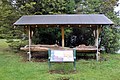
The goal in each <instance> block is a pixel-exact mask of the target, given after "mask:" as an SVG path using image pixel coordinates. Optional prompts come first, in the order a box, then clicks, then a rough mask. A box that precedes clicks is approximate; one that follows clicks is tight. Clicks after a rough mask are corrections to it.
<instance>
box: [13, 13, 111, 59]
mask: <svg viewBox="0 0 120 80" xmlns="http://www.w3.org/2000/svg"><path fill="white" fill-rule="evenodd" d="M104 25H113V22H112V21H111V20H110V19H108V18H107V17H106V16H105V15H104V14H64V15H26V16H22V17H21V18H20V19H19V20H17V21H16V22H15V23H14V26H24V27H26V28H27V29H28V32H29V46H28V54H29V60H30V59H31V50H33V48H31V36H32V28H35V27H58V26H59V27H60V28H61V35H62V48H64V42H65V41H64V28H65V27H90V28H94V34H95V46H96V47H94V48H93V47H92V48H90V47H87V48H82V46H79V47H77V48H76V49H77V51H78V52H85V51H88V52H89V51H93V52H94V51H95V52H96V58H97V60H98V55H99V51H98V37H99V33H100V31H101V28H102V27H103V26H104ZM89 48H90V49H89ZM40 49H41V50H43V49H42V48H41V46H39V50H40ZM47 49H48V48H46V49H45V50H47ZM34 50H35V48H34ZM37 50H38V49H37Z"/></svg>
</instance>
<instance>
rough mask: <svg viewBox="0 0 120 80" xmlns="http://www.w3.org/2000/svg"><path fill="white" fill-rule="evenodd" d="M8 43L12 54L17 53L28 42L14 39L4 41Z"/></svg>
mask: <svg viewBox="0 0 120 80" xmlns="http://www.w3.org/2000/svg"><path fill="white" fill-rule="evenodd" d="M6 42H7V43H9V45H8V46H9V47H10V48H11V49H12V51H14V52H18V51H19V50H20V48H21V47H24V46H25V45H27V44H28V40H16V39H8V40H7V41H6Z"/></svg>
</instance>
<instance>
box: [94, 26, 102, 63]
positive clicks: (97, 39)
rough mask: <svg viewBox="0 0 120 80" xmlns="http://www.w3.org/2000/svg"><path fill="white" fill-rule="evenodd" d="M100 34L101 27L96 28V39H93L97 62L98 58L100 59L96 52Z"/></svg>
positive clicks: (98, 53)
mask: <svg viewBox="0 0 120 80" xmlns="http://www.w3.org/2000/svg"><path fill="white" fill-rule="evenodd" d="M100 32H101V27H100V26H97V29H96V37H95V46H96V47H97V53H96V59H97V61H98V60H99V57H100V52H99V51H98V47H99V34H100Z"/></svg>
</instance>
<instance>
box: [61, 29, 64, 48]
mask: <svg viewBox="0 0 120 80" xmlns="http://www.w3.org/2000/svg"><path fill="white" fill-rule="evenodd" d="M61 32H62V34H61V35H62V47H64V27H61Z"/></svg>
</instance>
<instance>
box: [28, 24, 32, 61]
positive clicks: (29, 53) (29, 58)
mask: <svg viewBox="0 0 120 80" xmlns="http://www.w3.org/2000/svg"><path fill="white" fill-rule="evenodd" d="M28 31H29V52H28V55H29V57H28V60H29V61H31V49H30V46H31V29H30V26H29V27H28Z"/></svg>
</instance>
